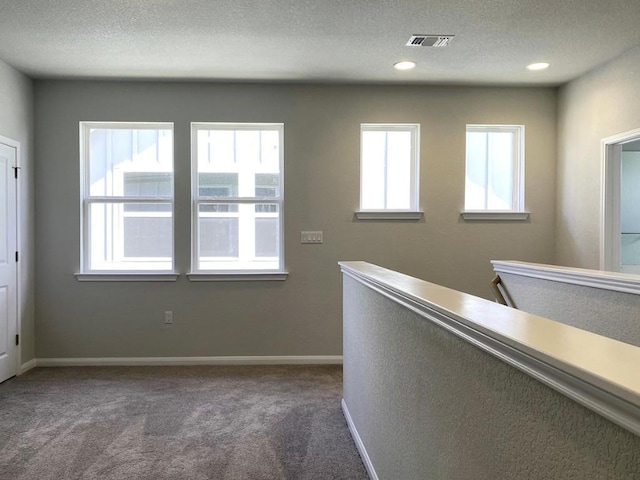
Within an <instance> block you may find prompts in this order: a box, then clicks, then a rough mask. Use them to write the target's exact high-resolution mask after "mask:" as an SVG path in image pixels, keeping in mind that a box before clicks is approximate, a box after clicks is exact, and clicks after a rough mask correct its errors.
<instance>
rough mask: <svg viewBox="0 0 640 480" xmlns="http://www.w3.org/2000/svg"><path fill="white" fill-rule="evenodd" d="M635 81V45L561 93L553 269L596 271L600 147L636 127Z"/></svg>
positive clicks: (639, 112) (638, 64)
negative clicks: (566, 268) (603, 141)
mask: <svg viewBox="0 0 640 480" xmlns="http://www.w3.org/2000/svg"><path fill="white" fill-rule="evenodd" d="M639 78H640V47H638V48H635V49H633V50H631V51H629V52H628V53H627V54H625V55H623V56H622V57H620V58H618V59H616V60H614V61H612V62H610V63H609V64H606V65H604V66H603V67H600V68H598V69H597V70H595V71H592V72H591V73H589V74H587V75H584V76H582V77H580V78H579V79H577V80H574V81H573V82H570V83H569V84H567V85H565V86H564V87H562V88H561V89H560V94H559V99H558V170H557V172H558V197H557V208H558V213H557V233H556V258H555V260H556V263H557V264H558V265H567V266H575V267H582V268H592V269H598V268H600V265H599V245H600V244H599V242H600V233H599V229H600V168H601V145H600V143H601V140H602V139H603V138H605V137H609V136H612V135H615V134H618V133H622V132H626V131H629V130H633V129H636V128H640V97H639V96H638V79H639ZM503 258H505V257H503Z"/></svg>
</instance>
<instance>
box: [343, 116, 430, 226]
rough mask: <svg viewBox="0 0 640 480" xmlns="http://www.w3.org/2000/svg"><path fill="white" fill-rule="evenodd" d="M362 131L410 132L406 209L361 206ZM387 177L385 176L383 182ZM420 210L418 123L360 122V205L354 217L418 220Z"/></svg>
mask: <svg viewBox="0 0 640 480" xmlns="http://www.w3.org/2000/svg"><path fill="white" fill-rule="evenodd" d="M364 132H409V133H410V134H411V164H410V178H409V185H407V187H408V188H409V196H410V206H409V208H407V209H391V208H378V209H366V208H363V207H362V204H363V193H364V188H363V187H364V182H365V179H364V168H363V167H364V161H365V160H364V135H363V134H364ZM386 181H387V179H386V176H385V183H386ZM422 216H423V212H422V211H420V124H418V123H362V124H360V206H359V210H358V211H356V217H357V218H358V219H360V220H418V219H420V218H422Z"/></svg>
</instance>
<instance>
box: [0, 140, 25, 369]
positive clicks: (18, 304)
mask: <svg viewBox="0 0 640 480" xmlns="http://www.w3.org/2000/svg"><path fill="white" fill-rule="evenodd" d="M0 143H3V144H4V145H6V146H8V147H9V148H13V149H15V151H16V165H15V166H16V168H18V171H19V170H20V168H21V161H20V160H21V159H22V152H21V147H20V142H18V141H17V140H13V139H12V138H9V137H5V136H3V135H0ZM20 178H21V176H20V175H18V180H17V181H16V191H15V195H16V209H15V213H16V218H15V221H16V251H18V252H21V248H20V247H21V245H22V243H21V235H20V206H21V205H20V181H19V180H20ZM21 253H22V252H21ZM21 263H22V262H21V261H18V262H17V265H16V334H18V335H20V337H19V338H20V342H19V343H18V345H16V348H15V350H14V352H15V355H16V359H15V360H16V363H15V364H16V372H15V374H16V375H20V373H22V342H23V338H22V329H21V326H22V308H21V301H22V289H21V288H20V281H21V278H22V276H21V274H20V265H21Z"/></svg>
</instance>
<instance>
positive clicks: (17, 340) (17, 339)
mask: <svg viewBox="0 0 640 480" xmlns="http://www.w3.org/2000/svg"><path fill="white" fill-rule="evenodd" d="M16 345H20V335H16Z"/></svg>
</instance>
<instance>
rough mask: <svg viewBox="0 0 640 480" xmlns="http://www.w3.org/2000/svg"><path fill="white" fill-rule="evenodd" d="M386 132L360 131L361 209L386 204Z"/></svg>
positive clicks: (380, 206) (383, 206)
mask: <svg viewBox="0 0 640 480" xmlns="http://www.w3.org/2000/svg"><path fill="white" fill-rule="evenodd" d="M386 139H387V135H386V132H375V131H374V132H366V131H365V132H362V162H361V163H362V166H361V168H362V186H361V188H362V205H361V208H363V209H383V208H385V205H386V189H385V177H386V174H385V170H386V150H387V149H386Z"/></svg>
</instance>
